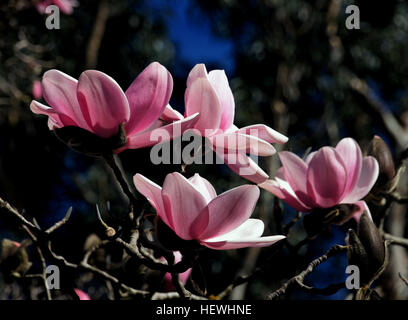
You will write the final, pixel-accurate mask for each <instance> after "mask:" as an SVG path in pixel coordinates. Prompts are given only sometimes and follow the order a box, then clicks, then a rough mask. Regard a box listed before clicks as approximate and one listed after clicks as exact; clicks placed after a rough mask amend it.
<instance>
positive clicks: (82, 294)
mask: <svg viewBox="0 0 408 320" xmlns="http://www.w3.org/2000/svg"><path fill="white" fill-rule="evenodd" d="M74 291H75V293H76V295H77V296H78V298H79V300H91V298H90V297H89V296H88V295H87V294H86V293H85V292H83V291H82V290H80V289H74Z"/></svg>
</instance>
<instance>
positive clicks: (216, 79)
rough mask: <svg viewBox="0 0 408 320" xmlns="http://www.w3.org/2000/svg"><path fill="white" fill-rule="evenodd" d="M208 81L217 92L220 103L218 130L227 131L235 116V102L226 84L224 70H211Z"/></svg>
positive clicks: (226, 79)
mask: <svg viewBox="0 0 408 320" xmlns="http://www.w3.org/2000/svg"><path fill="white" fill-rule="evenodd" d="M208 79H209V80H210V82H211V84H212V85H213V87H214V89H215V91H216V92H217V95H218V98H219V99H220V103H221V108H222V115H221V122H220V129H222V130H227V129H228V128H230V127H231V126H232V123H233V122H234V114H235V101H234V96H233V95H232V91H231V88H230V86H229V83H228V78H227V76H226V74H225V71H224V70H213V71H210V73H209V74H208Z"/></svg>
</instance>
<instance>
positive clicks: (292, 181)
mask: <svg viewBox="0 0 408 320" xmlns="http://www.w3.org/2000/svg"><path fill="white" fill-rule="evenodd" d="M279 158H280V160H281V162H282V165H283V167H281V168H280V169H279V170H278V171H277V173H276V176H275V178H274V179H273V180H267V181H266V182H264V183H262V184H260V185H259V186H260V187H261V188H264V189H266V190H268V191H270V192H271V193H273V194H274V195H275V196H277V197H278V198H280V199H282V200H284V201H285V202H286V203H287V204H288V205H290V206H291V207H293V208H294V209H296V210H298V211H301V212H308V211H311V210H312V209H313V208H330V207H333V206H335V205H338V204H356V205H357V206H358V207H359V208H360V209H359V212H360V213H361V212H362V211H363V210H364V209H367V206H366V204H365V202H364V201H359V200H361V199H362V198H364V197H365V196H366V195H367V194H368V192H369V191H370V190H371V188H372V187H373V185H374V183H375V181H376V180H377V177H378V162H377V160H376V159H375V158H374V157H371V156H369V157H363V155H362V153H361V150H360V147H359V146H358V144H357V142H356V141H355V140H354V139H352V138H345V139H342V140H341V141H340V142H339V143H338V144H337V146H336V148H332V147H322V148H320V149H319V150H318V151H315V152H312V153H311V154H309V155H308V157H307V158H306V160H305V161H303V160H302V159H301V158H299V157H298V156H297V155H295V154H294V153H292V152H287V151H285V152H280V153H279Z"/></svg>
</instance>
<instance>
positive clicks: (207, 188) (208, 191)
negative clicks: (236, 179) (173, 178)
mask: <svg viewBox="0 0 408 320" xmlns="http://www.w3.org/2000/svg"><path fill="white" fill-rule="evenodd" d="M188 180H189V181H190V182H191V183H192V184H193V185H194V186H195V187H196V188H197V189H198V190H199V191H200V192H201V194H202V195H203V197H204V198H205V199H206V200H207V203H208V202H210V201H211V200H212V199H214V198H215V197H216V196H217V192H216V191H215V189H214V187H213V186H212V184H211V183H210V182H208V180H207V179H204V178H203V177H201V176H200V175H199V174H198V173H196V174H195V175H194V176H192V177H191V178H190V179H188Z"/></svg>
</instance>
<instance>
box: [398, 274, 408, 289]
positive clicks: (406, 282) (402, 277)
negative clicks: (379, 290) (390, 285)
mask: <svg viewBox="0 0 408 320" xmlns="http://www.w3.org/2000/svg"><path fill="white" fill-rule="evenodd" d="M398 275H399V277H400V278H401V280H402V281H403V282H404V283H405V284H406V285H407V286H408V279H407V278H405V277H404V276H403V275H402V274H401V273H398Z"/></svg>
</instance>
